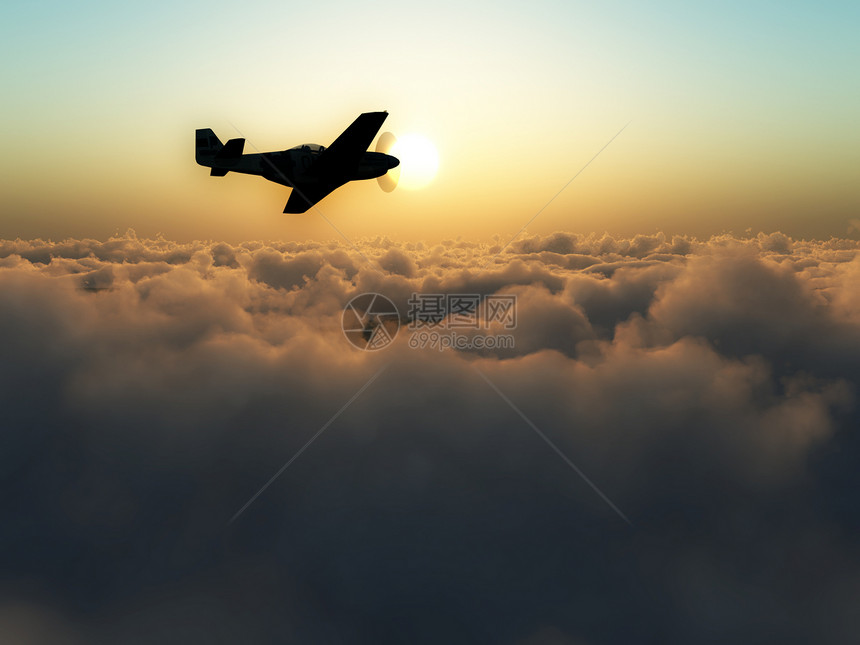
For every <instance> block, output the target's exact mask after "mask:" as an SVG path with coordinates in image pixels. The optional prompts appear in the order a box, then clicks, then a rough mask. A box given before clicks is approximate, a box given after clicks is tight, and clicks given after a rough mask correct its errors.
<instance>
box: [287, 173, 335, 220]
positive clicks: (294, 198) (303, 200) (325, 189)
mask: <svg viewBox="0 0 860 645" xmlns="http://www.w3.org/2000/svg"><path fill="white" fill-rule="evenodd" d="M345 183H346V181H345V180H344V181H331V182H315V183H312V184H311V183H300V182H296V184H295V186H293V192H292V193H290V198H289V199H288V200H287V205H286V207H285V208H284V212H285V213H304V212H305V211H306V210H308V209H309V208H310V207H311V206H313V205H314V204H316V203H317V202H318V201H319V200H321V199H322V198H323V197H325V196H326V195H328V194H329V193H330V192H331V191H333V190H335V189H336V188H340V187H341V186H343V185H344V184H345Z"/></svg>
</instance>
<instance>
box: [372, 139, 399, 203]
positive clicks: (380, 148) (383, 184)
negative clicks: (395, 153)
mask: <svg viewBox="0 0 860 645" xmlns="http://www.w3.org/2000/svg"><path fill="white" fill-rule="evenodd" d="M395 143H397V137H395V136H394V135H393V134H391V133H390V132H383V133H382V135H380V137H379V140H378V141H377V142H376V152H382V153H384V154H390V153H391V149H392V148H393V147H394V144H395ZM399 180H400V166H397V167H396V168H392V169H391V170H389V171H388V172H387V173H385V174H384V175H382V177H377V178H376V181H377V183H378V184H379V187H380V188H381V189H382V190H384V191H385V192H386V193H390V192H391V191H392V190H394V189H395V188H397V182H398V181H399Z"/></svg>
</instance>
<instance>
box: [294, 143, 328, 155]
mask: <svg viewBox="0 0 860 645" xmlns="http://www.w3.org/2000/svg"><path fill="white" fill-rule="evenodd" d="M290 150H301V151H302V152H310V153H311V154H312V155H320V154H322V153H323V151H324V150H325V146H321V145H319V144H317V143H303V144H302V145H300V146H295V147H293V148H290Z"/></svg>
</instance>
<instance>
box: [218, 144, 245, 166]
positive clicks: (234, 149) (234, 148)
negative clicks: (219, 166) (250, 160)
mask: <svg viewBox="0 0 860 645" xmlns="http://www.w3.org/2000/svg"><path fill="white" fill-rule="evenodd" d="M244 149H245V140H244V139H230V140H229V141H228V142H227V143H225V144H224V147H223V148H221V149H220V150H219V151H218V154H216V155H215V161H233V160H238V159H239V157H241V156H242V151H243V150H244Z"/></svg>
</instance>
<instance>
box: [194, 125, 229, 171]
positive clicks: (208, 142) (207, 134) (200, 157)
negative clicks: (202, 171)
mask: <svg viewBox="0 0 860 645" xmlns="http://www.w3.org/2000/svg"><path fill="white" fill-rule="evenodd" d="M222 148H224V144H223V143H221V140H220V139H219V138H218V137H217V136H215V133H214V132H212V130H210V129H209V128H203V129H199V130H197V133H196V145H195V158H196V159H197V163H200V162H201V161H211V160H212V159H213V158H214V157H215V155H216V154H218V153H219V152H221V150H222Z"/></svg>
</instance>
